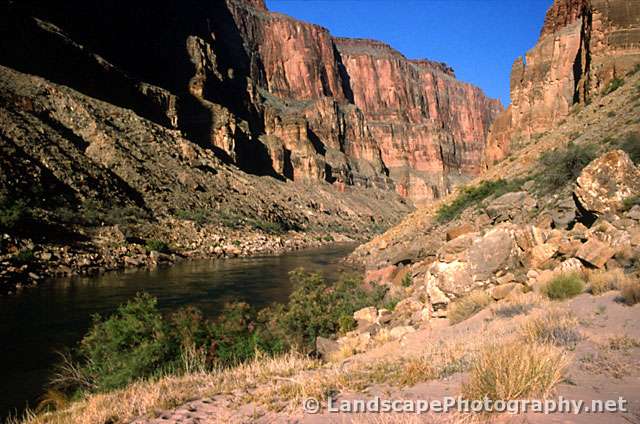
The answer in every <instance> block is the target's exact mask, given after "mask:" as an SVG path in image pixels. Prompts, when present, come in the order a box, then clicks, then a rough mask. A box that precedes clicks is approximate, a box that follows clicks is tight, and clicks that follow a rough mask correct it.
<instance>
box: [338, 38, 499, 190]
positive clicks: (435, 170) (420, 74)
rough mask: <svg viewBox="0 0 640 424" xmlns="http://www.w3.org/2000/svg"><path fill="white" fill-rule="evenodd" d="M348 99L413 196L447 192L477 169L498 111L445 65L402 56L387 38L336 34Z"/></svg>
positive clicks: (398, 186) (392, 172)
mask: <svg viewBox="0 0 640 424" xmlns="http://www.w3.org/2000/svg"><path fill="white" fill-rule="evenodd" d="M336 44H337V46H338V50H339V51H340V54H341V56H342V60H343V62H344V65H345V68H346V70H347V73H348V75H349V79H350V83H351V90H352V91H353V99H354V103H355V105H356V106H358V107H359V108H360V109H362V111H363V112H364V115H365V116H366V118H367V121H368V124H369V127H370V129H371V132H372V134H373V137H374V138H375V139H376V141H377V143H378V145H379V146H380V149H381V152H382V160H383V161H384V163H385V165H386V166H387V167H388V168H389V170H390V175H391V178H392V179H393V180H394V182H395V184H396V190H397V191H398V192H399V193H401V194H403V195H405V196H408V197H410V198H412V199H414V200H429V199H434V198H437V197H440V196H441V195H443V194H445V193H447V192H448V190H449V189H450V188H451V186H452V184H455V183H458V182H461V181H463V180H464V179H466V178H467V177H469V176H473V175H477V174H478V172H479V171H480V167H479V164H480V162H479V158H481V157H482V155H483V152H484V147H485V140H486V135H487V131H488V128H489V126H490V124H491V122H492V121H493V119H494V118H495V116H496V115H497V114H498V113H499V112H500V111H502V106H501V105H500V103H499V102H498V101H496V100H491V99H488V98H487V97H486V96H485V95H484V94H483V93H482V92H481V91H480V89H478V88H477V87H474V86H472V85H470V84H466V83H462V82H460V81H458V80H456V79H455V75H454V73H453V70H452V69H451V68H449V67H448V66H447V65H445V64H442V63H437V62H431V61H428V60H408V59H407V58H405V57H404V56H403V55H401V54H400V53H398V52H397V51H395V50H393V49H392V48H391V47H389V46H387V45H386V44H383V43H379V42H376V41H371V40H354V39H337V40H336Z"/></svg>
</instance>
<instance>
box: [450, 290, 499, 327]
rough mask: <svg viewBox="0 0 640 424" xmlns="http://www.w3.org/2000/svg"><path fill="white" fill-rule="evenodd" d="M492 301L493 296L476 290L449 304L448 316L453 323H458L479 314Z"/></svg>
mask: <svg viewBox="0 0 640 424" xmlns="http://www.w3.org/2000/svg"><path fill="white" fill-rule="evenodd" d="M490 303H491V296H489V295H488V294H487V293H485V292H484V291H481V290H476V291H473V292H471V293H469V294H468V295H466V296H465V297H462V298H460V299H458V300H456V301H455V302H453V303H452V304H450V305H449V309H448V312H447V316H448V317H449V322H450V323H451V324H457V323H459V322H462V321H464V320H466V319H467V318H469V317H471V316H473V315H475V314H477V313H478V312H480V311H481V310H483V309H484V308H485V307H486V306H487V305H489V304H490Z"/></svg>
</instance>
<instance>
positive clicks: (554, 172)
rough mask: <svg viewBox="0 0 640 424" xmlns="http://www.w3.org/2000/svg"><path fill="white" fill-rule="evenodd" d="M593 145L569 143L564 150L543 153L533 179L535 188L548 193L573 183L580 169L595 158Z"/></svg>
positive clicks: (595, 148)
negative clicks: (538, 169)
mask: <svg viewBox="0 0 640 424" xmlns="http://www.w3.org/2000/svg"><path fill="white" fill-rule="evenodd" d="M597 152H598V149H597V147H596V146H595V145H594V144H581V145H577V144H575V143H573V142H569V143H568V144H567V146H566V147H565V148H559V149H554V150H550V151H545V152H544V153H543V154H542V155H541V156H540V159H539V162H540V167H541V169H542V170H541V171H540V172H539V173H538V174H537V175H536V177H535V183H536V188H537V189H538V190H539V191H542V192H549V191H553V190H556V189H558V188H561V187H564V186H565V185H566V184H567V183H569V182H573V181H574V180H575V179H576V178H578V176H579V175H580V172H581V171H582V169H583V168H584V167H585V166H587V165H588V164H589V162H591V161H592V160H594V159H595V158H596V155H597Z"/></svg>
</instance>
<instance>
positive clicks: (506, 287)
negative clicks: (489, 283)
mask: <svg viewBox="0 0 640 424" xmlns="http://www.w3.org/2000/svg"><path fill="white" fill-rule="evenodd" d="M516 292H517V293H522V292H523V290H522V284H519V283H507V284H502V285H499V286H495V287H492V288H491V289H490V290H489V295H490V296H491V297H492V298H493V299H494V300H502V299H504V298H506V297H507V296H509V295H511V294H514V293H516Z"/></svg>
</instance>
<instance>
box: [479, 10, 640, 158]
mask: <svg viewBox="0 0 640 424" xmlns="http://www.w3.org/2000/svg"><path fill="white" fill-rule="evenodd" d="M638 63H640V0H555V1H554V3H553V5H552V6H551V7H550V8H549V10H548V11H547V15H546V17H545V20H544V25H543V27H542V31H541V34H540V39H539V40H538V43H537V44H536V45H535V47H533V48H532V49H531V50H529V51H528V52H527V53H526V55H525V57H524V58H522V57H520V58H518V59H516V61H515V62H514V64H513V68H512V72H511V106H510V107H509V109H508V110H507V111H505V113H504V114H503V115H502V116H501V117H499V118H498V119H497V120H496V123H495V124H494V125H493V128H492V129H491V133H490V135H489V137H488V142H487V144H488V145H487V154H486V161H487V164H488V165H491V164H492V163H493V162H495V161H497V160H500V159H501V158H503V157H504V156H505V155H506V154H507V152H508V150H509V146H510V145H511V143H512V142H516V141H517V140H518V139H529V138H531V136H533V135H535V134H540V133H543V132H545V131H547V130H549V129H550V128H552V127H553V126H554V125H557V124H558V123H559V122H561V121H562V120H564V119H565V118H566V117H567V115H568V114H569V113H570V110H571V108H572V107H573V106H574V105H576V104H585V103H589V102H590V101H591V99H593V98H594V97H595V96H598V95H601V94H602V93H603V92H604V91H605V90H606V89H607V87H608V86H609V85H610V84H611V83H612V81H614V80H615V79H618V78H624V77H625V75H626V74H627V73H628V72H630V71H631V70H633V69H634V68H635V67H636V66H637V64H638Z"/></svg>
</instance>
